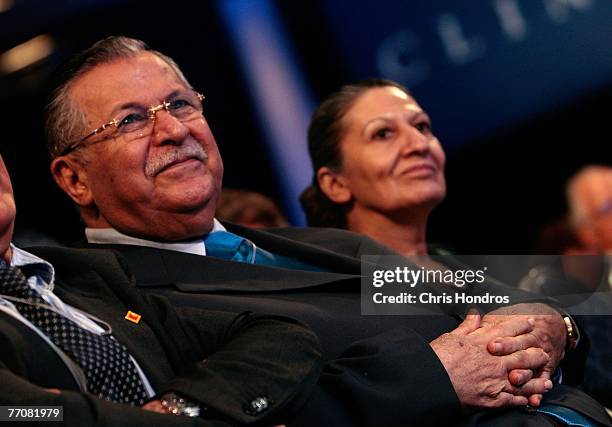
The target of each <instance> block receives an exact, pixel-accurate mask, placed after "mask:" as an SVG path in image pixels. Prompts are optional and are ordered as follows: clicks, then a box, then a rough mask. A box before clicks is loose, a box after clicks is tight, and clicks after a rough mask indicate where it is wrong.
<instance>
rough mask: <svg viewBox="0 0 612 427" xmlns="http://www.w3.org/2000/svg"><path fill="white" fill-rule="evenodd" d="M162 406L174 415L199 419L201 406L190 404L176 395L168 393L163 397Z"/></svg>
mask: <svg viewBox="0 0 612 427" xmlns="http://www.w3.org/2000/svg"><path fill="white" fill-rule="evenodd" d="M161 404H162V406H163V407H164V408H166V409H167V410H168V412H170V413H171V414H173V415H184V416H186V417H193V418H195V417H199V416H200V405H198V404H197V403H193V402H190V401H188V400H186V399H185V398H183V397H181V396H179V395H178V394H176V393H166V394H164V395H163V396H162V397H161Z"/></svg>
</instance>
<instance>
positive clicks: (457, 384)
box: [430, 304, 565, 412]
mask: <svg viewBox="0 0 612 427" xmlns="http://www.w3.org/2000/svg"><path fill="white" fill-rule="evenodd" d="M518 313H522V314H518ZM524 313H528V314H524ZM559 322H561V323H559ZM430 345H431V347H432V349H433V350H434V352H435V353H436V355H437V356H438V358H439V359H440V361H441V362H442V364H443V365H444V368H445V369H446V371H447V373H448V375H449V377H450V379H451V382H452V384H453V387H454V389H455V392H456V393H457V395H458V396H459V400H460V401H461V404H462V407H463V408H464V410H465V411H467V412H469V411H470V410H474V409H480V408H502V407H512V406H523V405H527V404H529V405H531V406H534V407H535V406H538V405H539V404H540V400H541V398H542V394H543V393H545V392H547V391H548V390H550V389H551V388H552V386H553V384H552V382H551V381H550V377H551V374H552V372H553V371H554V369H555V368H556V366H557V364H558V363H559V362H560V361H561V359H562V358H563V354H564V353H563V349H564V347H565V327H564V325H563V320H562V319H561V316H560V315H559V314H558V313H557V312H556V311H554V310H553V309H552V308H550V307H548V306H546V305H544V304H529V305H527V304H519V305H517V306H512V307H507V308H503V309H499V310H496V311H494V312H491V313H489V314H487V315H486V316H484V317H481V316H480V315H479V314H475V313H474V314H469V315H468V316H467V318H466V319H465V321H464V322H463V323H461V325H459V326H458V327H457V328H456V329H454V330H453V331H451V332H449V333H447V334H444V335H441V336H440V337H439V338H437V339H435V340H434V341H432V342H431V343H430Z"/></svg>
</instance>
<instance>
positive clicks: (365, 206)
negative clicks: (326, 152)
mask: <svg viewBox="0 0 612 427" xmlns="http://www.w3.org/2000/svg"><path fill="white" fill-rule="evenodd" d="M343 129H344V135H343V137H342V139H341V142H340V149H341V155H342V159H343V162H342V169H341V171H340V173H339V174H338V178H339V179H340V180H342V181H343V183H344V185H345V186H346V188H347V190H348V192H349V193H350V197H351V200H352V201H353V202H354V205H353V209H362V210H374V211H378V212H381V213H383V214H385V215H393V214H404V213H406V212H410V213H411V214H417V213H420V214H425V215H428V214H429V212H430V211H431V209H433V207H435V206H436V205H437V204H438V203H439V202H440V201H441V200H442V199H443V198H444V196H445V194H446V183H445V181H444V162H445V156H444V151H443V150H442V147H441V146H440V143H439V142H438V139H437V138H436V137H435V136H434V134H433V133H432V129H431V122H430V119H429V116H428V115H427V114H426V113H425V112H424V111H423V110H422V109H421V107H420V106H419V105H418V104H417V103H416V101H415V100H414V99H413V98H412V97H410V96H409V95H407V94H406V93H404V92H403V91H402V90H400V89H398V88H396V87H392V86H387V87H380V88H372V89H368V90H367V91H366V92H365V93H363V94H362V95H361V96H360V97H359V98H357V100H356V102H355V103H354V104H353V106H352V107H351V108H350V109H349V110H348V111H347V113H346V114H345V116H344V118H343Z"/></svg>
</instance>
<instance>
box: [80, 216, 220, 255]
mask: <svg viewBox="0 0 612 427" xmlns="http://www.w3.org/2000/svg"><path fill="white" fill-rule="evenodd" d="M215 231H226V230H225V227H224V226H223V224H221V223H220V222H219V221H217V219H216V218H214V219H213V228H212V230H210V232H211V233H214V232H215ZM85 237H86V238H87V241H88V242H89V243H100V244H115V245H117V244H119V245H136V246H148V247H151V248H157V249H166V250H170V251H177V252H187V253H191V254H195V255H206V247H205V246H204V242H203V241H202V239H201V238H200V239H193V240H189V241H183V242H156V241H153V240H145V239H139V238H137V237H132V236H128V235H127V234H123V233H121V232H120V231H117V230H115V229H114V228H86V229H85Z"/></svg>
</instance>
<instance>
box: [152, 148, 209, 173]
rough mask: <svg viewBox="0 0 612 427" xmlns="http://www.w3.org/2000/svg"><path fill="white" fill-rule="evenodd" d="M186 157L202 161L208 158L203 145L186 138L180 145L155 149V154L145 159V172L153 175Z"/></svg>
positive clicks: (186, 158)
mask: <svg viewBox="0 0 612 427" xmlns="http://www.w3.org/2000/svg"><path fill="white" fill-rule="evenodd" d="M188 159H197V160H201V161H203V162H206V161H207V160H208V154H207V153H206V150H205V149H204V147H202V146H201V145H200V144H199V143H198V142H196V141H194V140H188V141H186V142H184V143H182V144H181V145H178V146H172V148H168V149H167V150H164V151H155V154H154V155H152V156H150V157H149V158H148V159H147V163H146V164H145V174H146V175H147V176H151V177H153V176H155V175H157V174H158V173H160V172H161V171H162V170H164V169H165V168H167V167H168V166H170V165H172V164H174V163H180V162H183V161H185V160H188Z"/></svg>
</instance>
